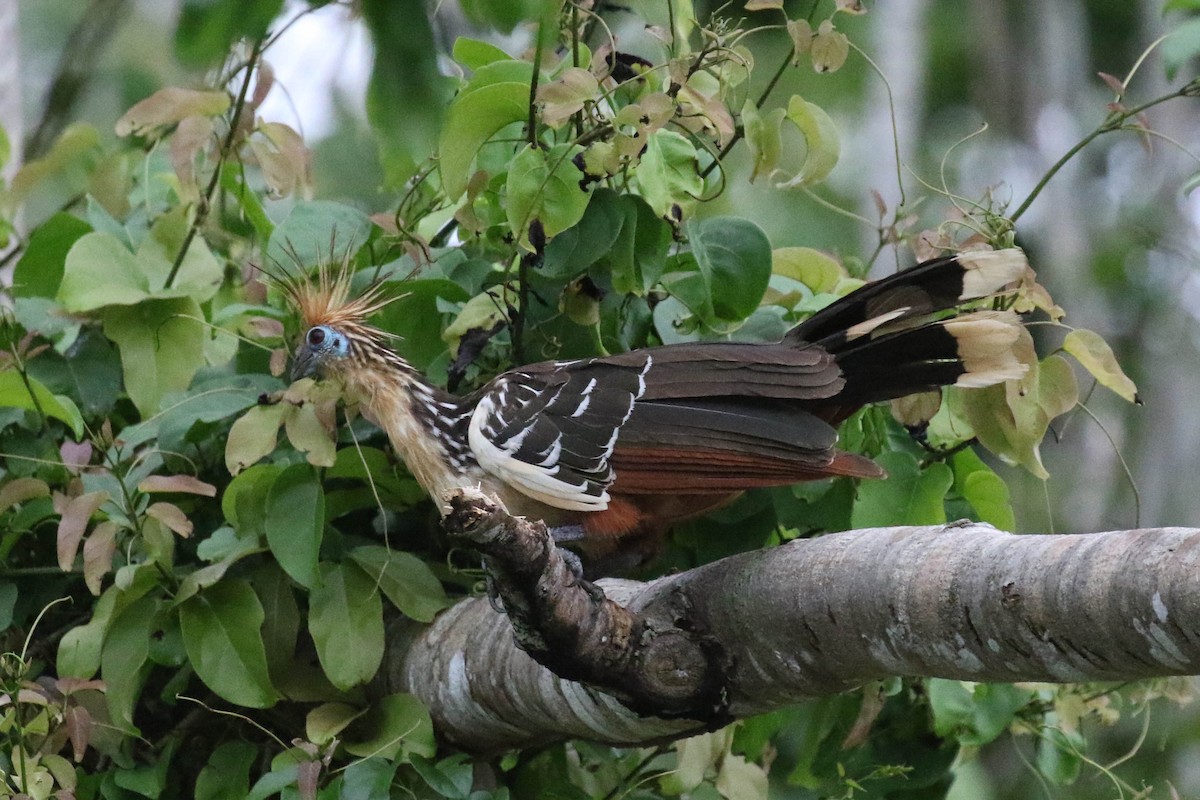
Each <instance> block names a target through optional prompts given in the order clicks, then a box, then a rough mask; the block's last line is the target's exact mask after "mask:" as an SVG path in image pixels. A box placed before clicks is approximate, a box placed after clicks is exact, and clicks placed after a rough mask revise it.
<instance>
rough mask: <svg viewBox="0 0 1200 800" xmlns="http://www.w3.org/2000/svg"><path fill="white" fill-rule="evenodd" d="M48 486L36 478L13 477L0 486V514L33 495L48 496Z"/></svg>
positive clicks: (33, 496)
mask: <svg viewBox="0 0 1200 800" xmlns="http://www.w3.org/2000/svg"><path fill="white" fill-rule="evenodd" d="M49 496H50V486H49V484H47V483H46V482H45V481H43V480H40V479H38V478H14V479H12V480H11V481H9V482H8V483H6V484H4V486H3V488H0V514H3V513H4V512H5V511H8V510H9V509H10V508H12V507H13V506H15V505H17V504H18V503H24V502H26V501H28V500H32V499H34V498H35V497H49Z"/></svg>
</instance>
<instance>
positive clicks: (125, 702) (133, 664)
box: [100, 597, 158, 733]
mask: <svg viewBox="0 0 1200 800" xmlns="http://www.w3.org/2000/svg"><path fill="white" fill-rule="evenodd" d="M157 608H158V604H157V603H156V602H155V601H154V600H153V599H152V598H149V597H143V598H142V599H140V600H138V601H137V602H135V603H133V604H132V605H130V606H129V607H128V608H126V609H125V610H124V611H123V612H121V614H119V615H118V616H117V617H116V619H114V620H113V621H112V624H111V625H110V626H109V628H108V633H107V635H106V636H105V637H104V649H103V651H102V652H101V655H100V677H101V678H102V679H103V680H104V683H105V685H106V686H107V689H106V690H105V692H104V696H105V699H106V700H107V701H108V708H109V711H110V713H111V714H112V719H113V722H114V723H115V724H116V725H117V726H118V727H119V728H121V729H122V730H125V731H129V732H132V733H137V730H138V729H137V727H136V726H135V725H134V724H133V710H134V707H135V706H136V705H137V701H138V696H139V695H140V694H141V690H142V683H143V682H144V681H145V679H146V675H147V673H148V672H149V668H148V666H147V661H148V660H149V658H150V634H151V633H152V632H153V631H154V617H155V613H156V611H157Z"/></svg>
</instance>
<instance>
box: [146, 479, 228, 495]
mask: <svg viewBox="0 0 1200 800" xmlns="http://www.w3.org/2000/svg"><path fill="white" fill-rule="evenodd" d="M138 491H139V492H147V493H149V492H183V493H184V494H198V495H203V496H204V497H216V496H217V487H215V486H213V485H212V484H211V483H205V482H204V481H202V480H200V479H199V478H193V477H192V476H191V475H151V476H150V477H148V478H146V479H145V480H144V481H142V482H141V483H139V484H138Z"/></svg>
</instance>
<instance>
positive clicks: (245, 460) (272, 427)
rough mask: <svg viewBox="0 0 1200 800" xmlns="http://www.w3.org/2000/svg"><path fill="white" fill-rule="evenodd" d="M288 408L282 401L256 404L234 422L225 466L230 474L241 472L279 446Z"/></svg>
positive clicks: (228, 440) (226, 450)
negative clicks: (286, 408)
mask: <svg viewBox="0 0 1200 800" xmlns="http://www.w3.org/2000/svg"><path fill="white" fill-rule="evenodd" d="M284 411H285V409H284V408H283V406H282V405H280V404H276V405H273V406H255V407H254V408H252V409H250V410H249V411H247V412H246V413H245V414H243V415H242V416H241V417H240V418H239V419H238V420H237V422H235V423H233V427H232V428H230V429H229V438H228V439H226V440H225V467H226V469H228V470H229V474H230V475H237V474H238V473H239V472H241V471H242V470H244V469H245V468H246V467H248V466H250V465H251V464H254V463H255V462H257V461H258V460H259V459H260V458H262V457H263V456H265V455H267V454H268V453H270V452H271V451H272V450H274V449H275V442H276V440H277V438H278V436H279V426H280V424H282V423H283V413H284Z"/></svg>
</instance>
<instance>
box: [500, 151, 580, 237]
mask: <svg viewBox="0 0 1200 800" xmlns="http://www.w3.org/2000/svg"><path fill="white" fill-rule="evenodd" d="M576 151H578V148H574V147H571V146H570V145H558V146H556V147H553V148H551V149H549V150H544V149H542V148H540V147H537V148H535V147H532V146H530V145H526V146H525V148H524V149H523V150H521V152H520V153H518V154H517V156H516V158H514V159H513V160H512V164H511V165H510V166H509V170H508V181H507V183H506V184H505V187H504V188H505V195H506V203H505V210H506V212H507V214H508V224H509V226H510V227H511V228H512V232H513V234H514V235H516V236H517V237H518V239H520V241H521V243H522V245H524V246H526V247H529V226H530V225H532V224H533V222H534V220H537V221H539V222H540V223H541V225H542V230H543V231H544V232H545V235H546V237H547V238H550V237H553V236H556V235H558V234H559V233H561V232H563V231H565V230H566V229H567V228H570V227H572V226H573V225H575V223H577V222H579V220H580V219H581V218H582V217H583V212H584V211H586V210H587V204H588V198H589V197H591V195H590V194H589V193H588V192H586V191H584V190H583V189H582V188H580V182H581V181H582V180H583V172H581V171H580V169H579V167H577V166H575V163H574V161H573V160H572V157H573V156H574V155H575V154H576ZM579 152H582V151H579ZM531 249H532V248H531Z"/></svg>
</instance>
